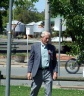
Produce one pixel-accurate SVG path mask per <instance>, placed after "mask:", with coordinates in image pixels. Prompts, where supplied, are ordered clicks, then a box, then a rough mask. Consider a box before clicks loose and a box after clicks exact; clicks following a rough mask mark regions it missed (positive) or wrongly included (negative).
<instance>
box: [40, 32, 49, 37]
mask: <svg viewBox="0 0 84 96" xmlns="http://www.w3.org/2000/svg"><path fill="white" fill-rule="evenodd" d="M45 35H49V36H50V32H48V31H43V32H42V33H41V37H44V36H45Z"/></svg>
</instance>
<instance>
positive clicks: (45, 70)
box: [27, 31, 57, 96]
mask: <svg viewBox="0 0 84 96" xmlns="http://www.w3.org/2000/svg"><path fill="white" fill-rule="evenodd" d="M49 39H50V33H49V32H47V31H44V32H42V34H41V42H38V43H35V44H33V45H32V46H31V52H30V57H29V62H28V73H27V78H28V80H30V79H32V84H31V93H30V96H37V95H38V92H39V89H40V87H41V85H42V82H44V85H45V96H52V81H53V79H54V80H55V79H56V78H57V59H56V50H55V47H54V46H53V45H51V44H49Z"/></svg>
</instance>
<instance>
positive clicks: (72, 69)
mask: <svg viewBox="0 0 84 96" xmlns="http://www.w3.org/2000/svg"><path fill="white" fill-rule="evenodd" d="M83 57H84V56H83V55H82V54H79V55H78V57H77V58H71V59H69V60H68V61H66V63H65V69H66V71H67V72H68V73H70V74H76V73H77V72H78V71H79V69H80V66H81V65H82V64H84V60H83Z"/></svg>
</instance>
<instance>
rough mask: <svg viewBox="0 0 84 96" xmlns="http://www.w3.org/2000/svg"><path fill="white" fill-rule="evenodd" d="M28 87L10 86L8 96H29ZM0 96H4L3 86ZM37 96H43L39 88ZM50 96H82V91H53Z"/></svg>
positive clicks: (83, 92) (42, 91) (83, 91)
mask: <svg viewBox="0 0 84 96" xmlns="http://www.w3.org/2000/svg"><path fill="white" fill-rule="evenodd" d="M29 94H30V87H27V86H11V87H10V96H30V95H29ZM0 96H5V86H2V85H1V86H0ZM38 96H45V95H44V89H43V88H41V89H40V91H39V94H38ZM52 96H84V90H75V89H74V90H73V89H53V91H52Z"/></svg>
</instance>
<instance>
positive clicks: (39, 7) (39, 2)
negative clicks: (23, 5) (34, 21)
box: [35, 0, 45, 12]
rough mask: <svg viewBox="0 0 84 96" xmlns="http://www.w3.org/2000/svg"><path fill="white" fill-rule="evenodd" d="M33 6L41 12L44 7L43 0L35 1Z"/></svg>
mask: <svg viewBox="0 0 84 96" xmlns="http://www.w3.org/2000/svg"><path fill="white" fill-rule="evenodd" d="M35 8H37V10H38V12H42V11H44V9H45V0H39V1H38V2H36V3H35Z"/></svg>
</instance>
